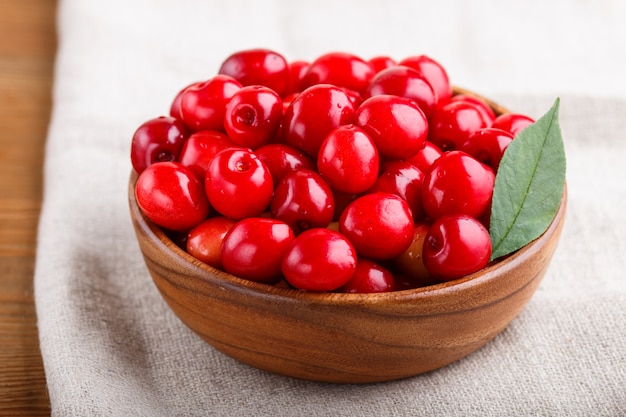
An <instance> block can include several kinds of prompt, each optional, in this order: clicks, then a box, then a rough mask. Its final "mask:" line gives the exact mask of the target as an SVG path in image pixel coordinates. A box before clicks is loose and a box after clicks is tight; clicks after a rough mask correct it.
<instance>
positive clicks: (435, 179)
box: [422, 151, 495, 220]
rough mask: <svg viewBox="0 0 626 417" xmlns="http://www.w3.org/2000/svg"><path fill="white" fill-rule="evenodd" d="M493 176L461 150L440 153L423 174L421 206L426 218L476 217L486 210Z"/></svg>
mask: <svg viewBox="0 0 626 417" xmlns="http://www.w3.org/2000/svg"><path fill="white" fill-rule="evenodd" d="M494 182H495V174H494V172H493V171H492V170H491V168H489V167H488V166H487V165H485V164H483V163H481V162H479V161H477V160H476V159H474V158H473V157H471V156H470V155H468V154H466V153H465V152H461V151H450V152H447V153H445V154H443V155H442V156H441V157H440V158H439V159H437V161H435V163H434V164H433V165H432V167H431V168H430V170H428V172H426V175H425V177H424V182H423V185H422V187H423V188H422V203H423V206H424V211H425V212H426V215H427V216H428V217H429V218H430V219H433V220H434V219H437V218H439V217H442V216H445V215H449V214H466V215H469V216H472V217H475V218H479V217H481V216H482V215H483V213H485V211H486V210H487V209H488V208H489V205H490V203H491V196H492V194H493V185H494Z"/></svg>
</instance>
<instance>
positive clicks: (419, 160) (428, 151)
mask: <svg viewBox="0 0 626 417" xmlns="http://www.w3.org/2000/svg"><path fill="white" fill-rule="evenodd" d="M441 155H443V152H441V150H439V148H438V147H437V145H435V144H434V143H432V142H431V141H429V140H427V141H426V142H424V147H423V148H422V149H420V150H419V151H418V152H417V153H416V154H415V155H413V156H411V157H410V158H408V159H407V161H409V162H410V163H412V164H413V165H415V166H416V167H417V168H418V169H419V170H420V171H422V172H426V171H428V169H429V168H430V166H431V165H432V164H433V162H435V161H436V160H437V159H439V157H440V156H441Z"/></svg>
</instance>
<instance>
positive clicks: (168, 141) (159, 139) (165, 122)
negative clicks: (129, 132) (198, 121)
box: [130, 116, 189, 174]
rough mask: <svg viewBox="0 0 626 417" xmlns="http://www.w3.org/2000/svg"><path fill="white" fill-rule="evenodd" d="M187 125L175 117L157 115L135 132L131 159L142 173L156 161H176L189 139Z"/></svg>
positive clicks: (135, 167) (136, 169) (134, 167)
mask: <svg viewBox="0 0 626 417" xmlns="http://www.w3.org/2000/svg"><path fill="white" fill-rule="evenodd" d="M188 135H189V132H188V130H187V128H186V127H185V125H183V124H182V123H181V122H180V121H178V120H176V119H175V118H173V117H165V116H161V117H157V118H155V119H150V120H148V121H146V122H144V123H142V124H141V126H139V127H138V128H137V130H136V131H135V133H134V134H133V138H132V142H131V148H130V159H131V163H132V165H133V169H134V170H135V171H136V172H137V173H138V174H140V173H141V172H142V171H143V170H144V169H146V168H147V167H149V166H150V165H152V164H153V163H155V162H166V161H176V160H178V157H179V155H180V152H181V149H182V148H183V145H184V144H185V141H186V140H187V136H188Z"/></svg>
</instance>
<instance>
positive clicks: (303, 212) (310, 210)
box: [270, 169, 335, 234]
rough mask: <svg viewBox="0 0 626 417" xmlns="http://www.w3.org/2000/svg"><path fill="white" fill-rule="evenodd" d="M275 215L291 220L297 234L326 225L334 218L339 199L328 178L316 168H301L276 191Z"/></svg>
mask: <svg viewBox="0 0 626 417" xmlns="http://www.w3.org/2000/svg"><path fill="white" fill-rule="evenodd" d="M270 210H271V212H272V216H273V217H274V218H276V219H279V220H282V221H284V222H285V223H287V224H288V225H289V226H290V227H291V228H292V229H293V230H294V232H295V233H296V234H299V233H301V232H302V231H304V230H307V229H311V228H314V227H326V226H328V224H329V223H330V222H331V221H332V219H333V214H334V211H335V202H334V197H333V193H332V191H331V189H330V187H329V186H328V184H327V183H326V181H325V180H324V179H323V178H322V177H321V176H320V174H318V173H317V172H315V171H311V170H308V169H299V170H297V171H292V172H289V173H288V174H286V175H285V176H284V178H283V179H282V180H281V182H280V183H278V185H277V186H276V189H275V190H274V197H273V198H272V202H271V204H270Z"/></svg>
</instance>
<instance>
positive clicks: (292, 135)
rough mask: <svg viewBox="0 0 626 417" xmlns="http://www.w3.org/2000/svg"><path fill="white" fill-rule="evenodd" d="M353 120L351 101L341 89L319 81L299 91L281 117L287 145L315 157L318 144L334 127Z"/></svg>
mask: <svg viewBox="0 0 626 417" xmlns="http://www.w3.org/2000/svg"><path fill="white" fill-rule="evenodd" d="M353 121H354V105H353V104H352V100H351V99H350V96H349V95H348V94H347V93H346V91H345V90H344V89H341V88H339V87H336V86H333V85H329V84H318V85H314V86H312V87H309V88H307V89H306V90H304V91H303V92H302V93H301V94H299V95H298V96H297V97H296V98H295V99H294V100H293V102H292V103H291V105H290V106H289V107H288V108H287V110H286V112H285V116H284V118H283V127H282V128H283V140H284V143H286V144H287V145H290V146H293V147H295V148H298V149H300V150H303V151H304V152H306V153H307V154H308V155H309V156H311V157H312V158H316V157H317V153H318V151H319V148H320V145H321V144H322V141H323V140H324V139H325V138H326V136H327V135H328V133H330V132H331V131H332V130H333V129H335V128H337V127H339V126H341V125H345V124H349V123H352V122H353Z"/></svg>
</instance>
